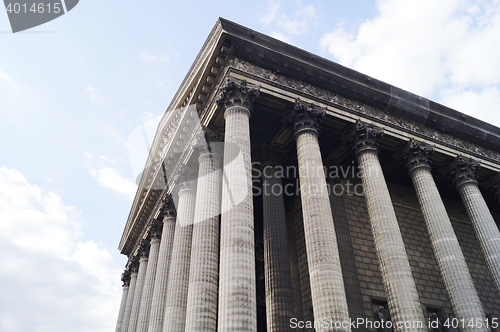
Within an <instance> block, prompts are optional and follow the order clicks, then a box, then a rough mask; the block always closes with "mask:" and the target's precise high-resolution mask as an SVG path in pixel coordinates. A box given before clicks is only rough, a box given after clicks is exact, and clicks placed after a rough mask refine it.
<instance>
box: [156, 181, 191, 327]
mask: <svg viewBox="0 0 500 332" xmlns="http://www.w3.org/2000/svg"><path fill="white" fill-rule="evenodd" d="M194 205H195V191H194V190H193V189H191V188H190V185H188V186H184V187H181V189H180V191H179V203H178V208H177V223H176V225H175V235H174V244H173V248H172V257H171V263H170V269H169V276H168V286H167V303H166V306H165V317H164V321H163V331H164V332H184V331H185V325H186V306H187V295H188V285H189V264H190V261H191V239H192V235H193V217H194Z"/></svg>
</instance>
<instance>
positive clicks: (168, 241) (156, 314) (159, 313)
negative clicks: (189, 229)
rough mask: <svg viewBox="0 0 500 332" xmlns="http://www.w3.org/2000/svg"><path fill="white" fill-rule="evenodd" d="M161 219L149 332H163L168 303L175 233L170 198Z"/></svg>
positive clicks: (173, 214)
mask: <svg viewBox="0 0 500 332" xmlns="http://www.w3.org/2000/svg"><path fill="white" fill-rule="evenodd" d="M159 218H162V219H163V227H162V233H161V242H160V252H159V254H158V266H157V267H156V278H155V285H154V290H153V299H152V300H151V313H150V315H149V328H148V332H162V331H163V318H164V316H165V305H166V302H167V283H168V272H169V271H168V270H169V268H170V258H171V257H172V247H173V244H174V232H175V207H174V203H173V201H172V198H171V197H170V196H169V197H167V198H166V199H165V200H164V201H163V203H162V207H161V213H160V216H159Z"/></svg>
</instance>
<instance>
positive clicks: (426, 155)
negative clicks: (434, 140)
mask: <svg viewBox="0 0 500 332" xmlns="http://www.w3.org/2000/svg"><path fill="white" fill-rule="evenodd" d="M434 152H436V149H435V148H434V146H432V145H429V144H427V143H425V142H419V141H417V140H415V139H413V138H412V139H410V141H409V142H408V143H407V144H406V146H405V147H404V148H403V151H402V158H401V161H402V162H404V165H405V168H406V170H407V171H408V173H409V172H410V171H412V170H413V169H415V168H417V167H429V168H431V167H432V156H433V155H434Z"/></svg>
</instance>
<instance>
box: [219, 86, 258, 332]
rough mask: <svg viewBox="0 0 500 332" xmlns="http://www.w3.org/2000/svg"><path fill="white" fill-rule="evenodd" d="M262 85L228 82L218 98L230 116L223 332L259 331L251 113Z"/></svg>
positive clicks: (221, 300)
mask: <svg viewBox="0 0 500 332" xmlns="http://www.w3.org/2000/svg"><path fill="white" fill-rule="evenodd" d="M256 95H258V90H257V89H255V88H250V87H248V86H247V83H246V82H245V81H243V82H241V84H238V83H236V82H234V81H229V82H228V83H227V85H226V86H225V87H224V89H223V91H222V96H221V98H220V99H219V100H217V103H218V105H219V107H220V108H221V109H222V111H223V112H224V118H225V120H226V126H225V137H224V173H223V186H222V215H221V232H220V237H221V239H220V276H219V317H218V331H219V332H234V331H239V332H247V331H251V332H255V331H256V330H257V304H256V302H257V300H256V288H255V247H254V246H255V245H254V221H253V198H252V161H251V157H250V124H249V119H250V114H251V112H252V109H253V100H254V98H255V96H256Z"/></svg>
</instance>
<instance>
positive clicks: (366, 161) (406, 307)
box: [352, 121, 425, 331]
mask: <svg viewBox="0 0 500 332" xmlns="http://www.w3.org/2000/svg"><path fill="white" fill-rule="evenodd" d="M380 136H381V132H380V130H379V129H378V128H375V127H373V126H372V125H367V124H364V123H363V122H361V121H358V122H357V123H356V126H355V128H354V130H353V134H352V137H353V143H354V146H355V152H356V158H357V160H358V164H359V167H360V169H361V175H362V182H363V186H364V193H365V197H366V204H367V207H368V213H369V215H370V223H371V225H372V231H373V237H374V239H375V247H376V250H377V255H378V259H379V262H380V270H381V272H382V280H383V283H384V287H385V292H386V293H387V302H388V304H389V310H390V313H391V317H392V319H393V320H394V321H412V322H417V321H420V322H422V324H423V325H422V326H425V319H424V315H423V312H422V307H421V304H420V299H419V296H418V293H417V289H416V286H415V281H414V279H413V275H412V271H411V268H410V264H409V262H408V257H407V255H406V250H405V246H404V243H403V239H402V236H401V231H400V229H399V225H398V220H397V218H396V213H395V211H394V207H393V206H392V202H391V197H390V195H389V190H388V188H387V184H386V182H385V178H384V174H383V172H382V167H381V166H380V162H379V159H378V139H379V137H380ZM397 330H398V331H421V330H422V329H418V328H409V329H406V328H402V329H397Z"/></svg>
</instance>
